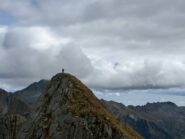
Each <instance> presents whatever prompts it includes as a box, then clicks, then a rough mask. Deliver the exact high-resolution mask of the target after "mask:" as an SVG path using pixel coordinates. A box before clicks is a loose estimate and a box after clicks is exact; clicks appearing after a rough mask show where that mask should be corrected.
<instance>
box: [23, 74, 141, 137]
mask: <svg viewBox="0 0 185 139" xmlns="http://www.w3.org/2000/svg"><path fill="white" fill-rule="evenodd" d="M30 123H31V124H30ZM30 123H27V124H26V125H25V127H23V129H22V131H21V132H20V135H19V139H59V138H62V139H73V138H75V139H83V138H85V139H98V138H100V139H113V138H114V139H140V138H142V137H141V136H140V135H139V134H137V133H136V132H135V131H134V130H133V129H132V128H130V127H129V126H128V125H126V124H124V125H122V124H121V123H120V122H119V121H118V120H117V119H115V117H114V116H113V115H112V114H111V112H109V111H108V110H107V109H106V108H105V107H104V106H103V105H102V104H101V102H100V101H99V100H98V99H97V98H96V97H95V96H94V95H93V93H92V92H91V91H90V90H89V89H88V88H87V87H86V86H85V85H84V84H83V83H81V82H80V81H79V80H78V79H76V78H75V77H74V76H72V75H69V74H63V73H60V74H57V75H56V76H54V77H53V78H52V80H51V82H50V84H49V86H48V88H47V90H46V91H45V93H43V94H42V96H41V97H40V99H39V104H38V107H37V112H36V116H35V117H34V118H33V119H32V121H31V122H30Z"/></svg>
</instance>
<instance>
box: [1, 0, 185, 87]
mask: <svg viewBox="0 0 185 139" xmlns="http://www.w3.org/2000/svg"><path fill="white" fill-rule="evenodd" d="M0 2H1V5H0V9H1V10H3V11H5V13H8V14H9V15H12V16H14V17H15V18H16V20H15V21H13V22H14V23H13V25H11V26H9V27H0V28H1V29H0V62H1V63H3V64H1V65H0V77H1V78H11V79H12V80H15V81H16V80H17V78H24V79H25V80H26V79H27V80H29V79H30V78H32V79H33V78H34V79H35V78H38V79H39V78H48V77H51V76H52V75H53V74H54V73H56V72H59V71H60V70H61V68H62V67H64V68H65V69H66V70H67V71H69V72H71V73H73V74H75V75H77V76H78V77H79V78H80V79H82V80H83V81H85V82H86V83H87V84H88V85H89V86H93V87H100V88H140V89H142V88H170V87H185V78H184V76H185V65H184V63H185V61H184V58H185V55H184V51H185V46H184V44H185V40H184V37H185V29H184V28H185V20H183V19H184V16H185V11H184V6H183V5H184V4H185V3H184V1H178V2H177V1H173V0H164V1H161V0H155V1H151V0H149V1H148V0H142V1H138V0H133V1H126V0H101V1H98V0H90V1H86V0H81V1H75V0H68V1H67V0H53V1H50V0H38V1H34V2H33V1H32V0H28V1H24V0H15V1H14V2H12V1H11V0H3V1H1V0H0ZM30 67H31V68H30ZM22 82H23V81H22ZM14 83H15V82H14ZM11 84H13V81H11ZM20 84H21V82H20Z"/></svg>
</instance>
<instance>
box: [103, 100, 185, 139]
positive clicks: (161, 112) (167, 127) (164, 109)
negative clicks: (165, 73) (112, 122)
mask: <svg viewBox="0 0 185 139" xmlns="http://www.w3.org/2000/svg"><path fill="white" fill-rule="evenodd" d="M102 102H103V103H104V104H105V105H106V106H107V108H109V109H110V110H111V111H112V112H113V113H114V114H115V115H116V116H117V117H118V118H119V119H120V120H121V121H123V122H126V123H127V124H129V125H130V126H132V127H133V128H134V129H135V130H136V131H137V132H139V133H140V134H141V135H142V136H143V137H144V138H146V139H184V137H185V107H178V106H176V105H175V104H174V103H171V102H163V103H148V104H146V105H145V106H136V107H134V106H128V107H126V106H124V105H123V104H121V103H117V102H113V101H105V100H102Z"/></svg>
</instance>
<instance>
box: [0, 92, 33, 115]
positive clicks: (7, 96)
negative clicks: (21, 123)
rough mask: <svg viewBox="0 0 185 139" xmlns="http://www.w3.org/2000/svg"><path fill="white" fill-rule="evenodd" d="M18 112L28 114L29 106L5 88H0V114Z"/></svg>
mask: <svg viewBox="0 0 185 139" xmlns="http://www.w3.org/2000/svg"><path fill="white" fill-rule="evenodd" d="M7 114H20V115H25V116H28V115H29V114H30V108H29V106H28V105H27V104H26V103H25V102H24V101H22V100H21V99H20V98H19V97H17V96H16V95H14V94H12V93H8V92H6V91H5V90H2V89H1V90H0V115H1V116H2V115H7Z"/></svg>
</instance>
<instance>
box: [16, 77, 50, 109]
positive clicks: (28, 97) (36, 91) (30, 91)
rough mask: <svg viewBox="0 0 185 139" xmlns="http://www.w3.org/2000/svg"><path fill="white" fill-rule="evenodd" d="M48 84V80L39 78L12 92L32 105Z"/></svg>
mask: <svg viewBox="0 0 185 139" xmlns="http://www.w3.org/2000/svg"><path fill="white" fill-rule="evenodd" d="M48 84H49V81H48V80H40V81H39V82H34V83H32V84H31V85H29V86H28V87H26V88H24V89H22V90H19V91H16V92H14V94H15V95H17V96H18V97H20V98H21V99H22V100H23V101H24V102H26V103H27V104H28V105H30V106H32V105H35V104H36V102H37V100H38V98H39V96H40V95H41V93H42V92H44V91H45V90H46V87H47V86H48Z"/></svg>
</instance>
